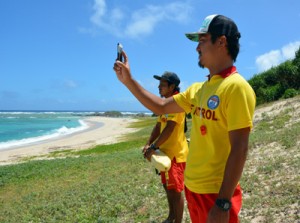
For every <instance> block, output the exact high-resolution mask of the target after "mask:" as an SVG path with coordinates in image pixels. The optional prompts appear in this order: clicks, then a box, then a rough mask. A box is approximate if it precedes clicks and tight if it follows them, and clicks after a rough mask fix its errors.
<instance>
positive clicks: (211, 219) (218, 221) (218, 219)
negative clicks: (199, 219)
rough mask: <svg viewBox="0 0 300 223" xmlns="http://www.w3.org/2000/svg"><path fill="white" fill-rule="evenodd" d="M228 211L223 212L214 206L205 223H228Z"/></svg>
mask: <svg viewBox="0 0 300 223" xmlns="http://www.w3.org/2000/svg"><path fill="white" fill-rule="evenodd" d="M228 222H229V211H223V210H221V209H220V208H218V207H217V206H216V205H214V206H213V207H212V208H211V209H210V211H209V213H208V216H207V219H206V223H228Z"/></svg>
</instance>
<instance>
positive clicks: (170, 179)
mask: <svg viewBox="0 0 300 223" xmlns="http://www.w3.org/2000/svg"><path fill="white" fill-rule="evenodd" d="M184 169H185V162H184V163H176V159H175V158H174V159H173V160H172V161H171V168H170V169H169V171H168V173H167V174H166V172H161V173H160V176H161V182H162V183H163V184H166V186H167V189H168V190H175V191H176V192H181V191H183V189H184V182H183V179H184Z"/></svg>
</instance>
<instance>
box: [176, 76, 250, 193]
mask: <svg viewBox="0 0 300 223" xmlns="http://www.w3.org/2000/svg"><path fill="white" fill-rule="evenodd" d="M173 97H174V99H175V101H176V103H177V104H178V105H179V106H181V107H182V108H183V109H184V110H185V112H186V113H189V112H191V115H192V129H191V141H190V145H189V154H188V157H187V162H186V169H185V178H184V179H185V185H186V186H187V188H188V189H189V190H191V191H192V192H195V193H200V194H208V193H218V192H219V190H220V187H221V184H222V181H223V175H224V170H225V165H226V162H227V159H228V156H229V153H230V150H231V146H230V141H229V135H228V134H229V133H228V132H229V131H231V130H236V129H241V128H246V127H250V128H252V119H253V114H254V109H255V102H256V99H255V98H256V97H255V93H254V91H253V89H252V88H251V86H250V85H249V84H248V82H247V81H246V80H245V79H244V78H243V77H242V76H241V75H240V74H238V73H234V74H232V75H230V76H228V77H226V78H223V77H222V76H220V75H214V76H213V77H212V78H211V79H210V80H209V81H206V82H204V83H195V84H193V85H192V86H190V87H189V88H188V89H187V90H186V91H185V92H182V93H180V94H177V95H174V96H173ZM201 128H202V131H201Z"/></svg>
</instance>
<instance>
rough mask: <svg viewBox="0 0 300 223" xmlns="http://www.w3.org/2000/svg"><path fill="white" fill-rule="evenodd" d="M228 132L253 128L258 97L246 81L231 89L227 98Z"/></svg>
mask: <svg viewBox="0 0 300 223" xmlns="http://www.w3.org/2000/svg"><path fill="white" fill-rule="evenodd" d="M227 99H228V104H227V109H226V113H227V121H228V123H227V124H228V131H231V130H235V129H241V128H247V127H250V128H251V129H252V127H253V115H254V109H255V103H256V97H255V93H254V91H253V89H252V88H251V86H250V85H249V84H248V83H247V82H246V81H245V82H240V83H238V84H237V85H235V86H234V87H233V88H232V89H230V93H229V96H228V97H227Z"/></svg>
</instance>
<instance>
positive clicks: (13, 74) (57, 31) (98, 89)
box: [0, 0, 300, 111]
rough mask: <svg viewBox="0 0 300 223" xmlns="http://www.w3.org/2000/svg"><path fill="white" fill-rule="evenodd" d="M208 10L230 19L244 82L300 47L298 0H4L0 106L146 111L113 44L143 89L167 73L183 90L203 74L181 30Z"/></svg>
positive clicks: (194, 25) (196, 24) (195, 25)
mask: <svg viewBox="0 0 300 223" xmlns="http://www.w3.org/2000/svg"><path fill="white" fill-rule="evenodd" d="M210 14H222V15H225V16H227V17H230V18H231V19H233V20H234V21H235V22H236V24H237V26H238V28H239V31H240V32H241V36H242V37H241V39H240V44H241V49H240V53H239V55H238V58H237V62H236V63H235V66H236V67H237V70H238V71H239V73H241V74H242V75H243V76H244V77H245V79H246V80H249V79H250V78H251V77H253V76H254V75H255V74H258V73H260V72H262V71H264V70H266V69H269V68H271V67H272V66H277V65H278V64H280V63H282V62H284V61H286V60H290V59H293V58H294V56H295V51H296V50H297V49H299V47H300V1H299V0H276V1H274V0H251V1H243V0H231V1H229V0H210V1H209V0H178V1H169V0H160V1H157V0H143V1H137V0H136V1H133V0H75V1H74V0H60V1H55V0H42V1H41V0H26V1H24V0H1V1H0V78H1V79H0V110H80V111H82V110H84V111H111V110H117V111H147V109H145V108H144V107H143V106H142V105H141V104H140V103H139V102H138V101H137V100H136V99H135V98H134V97H133V96H132V95H131V94H130V92H129V91H128V90H127V89H126V87H125V86H123V85H122V84H121V83H120V82H119V81H118V79H117V77H116V75H115V73H114V71H113V69H112V68H113V63H114V61H115V59H116V46H117V43H118V42H120V43H122V45H123V47H124V50H125V51H126V53H127V54H128V57H129V62H130V67H131V71H132V75H133V77H134V78H135V79H136V80H137V81H138V82H139V83H140V84H141V85H142V86H143V87H144V88H145V89H147V90H149V91H150V92H152V93H154V94H157V95H158V88H157V86H158V81H157V80H156V79H154V78H153V75H161V74H162V73H163V72H164V71H172V72H175V73H177V74H178V76H179V77H180V79H181V84H180V87H181V91H184V90H185V89H186V88H187V87H188V86H189V85H191V84H192V83H194V82H202V81H205V80H206V78H205V76H206V75H207V74H208V70H207V69H202V68H200V67H199V66H198V55H197V53H196V46H197V43H196V42H192V41H189V40H188V39H187V38H186V37H185V35H184V34H185V33H187V32H194V31H197V30H198V29H199V28H200V26H201V23H202V20H203V19H204V18H205V17H206V16H208V15H210Z"/></svg>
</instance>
